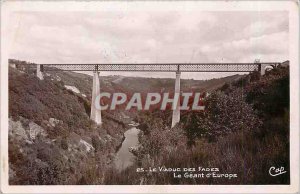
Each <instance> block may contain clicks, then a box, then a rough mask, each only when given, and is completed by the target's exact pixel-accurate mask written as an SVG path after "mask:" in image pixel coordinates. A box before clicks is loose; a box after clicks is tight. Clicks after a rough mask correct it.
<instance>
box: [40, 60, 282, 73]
mask: <svg viewBox="0 0 300 194" xmlns="http://www.w3.org/2000/svg"><path fill="white" fill-rule="evenodd" d="M278 64H280V63H276V62H274V63H169V64H168V63H156V64H150V63H142V64H40V66H41V71H149V72H253V71H260V69H261V65H276V66H277V65H278Z"/></svg>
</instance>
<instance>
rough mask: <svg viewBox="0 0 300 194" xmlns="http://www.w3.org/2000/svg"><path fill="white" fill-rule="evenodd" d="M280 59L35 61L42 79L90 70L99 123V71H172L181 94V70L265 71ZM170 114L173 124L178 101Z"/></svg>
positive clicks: (177, 116)
mask: <svg viewBox="0 0 300 194" xmlns="http://www.w3.org/2000/svg"><path fill="white" fill-rule="evenodd" d="M280 64H282V63H281V62H265V63H261V62H254V63H155V64H150V63H140V64H134V63H132V64H117V63H116V64H37V67H36V76H37V77H38V78H39V79H41V80H43V79H44V76H43V72H45V71H90V72H93V86H92V103H91V115H90V118H91V119H92V120H93V121H94V122H95V123H97V124H98V125H101V124H102V117H101V110H98V109H96V106H95V103H96V102H95V100H96V97H97V96H98V95H99V94H100V79H99V76H100V72H101V71H131V72H132V71H133V72H174V73H175V74H176V77H175V94H177V93H178V95H179V94H180V74H181V72H254V71H258V72H260V74H261V75H264V74H265V70H266V67H268V66H272V67H274V66H278V65H280ZM176 104H177V105H176V108H175V109H174V110H173V114H172V126H171V127H174V126H175V125H176V124H177V123H179V121H180V108H179V107H180V104H179V103H178V102H177V103H176Z"/></svg>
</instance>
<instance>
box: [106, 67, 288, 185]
mask: <svg viewBox="0 0 300 194" xmlns="http://www.w3.org/2000/svg"><path fill="white" fill-rule="evenodd" d="M204 104H205V106H206V109H205V111H200V112H195V111H194V112H192V111H191V112H187V113H186V114H184V115H182V118H181V122H180V124H178V125H177V126H176V127H175V128H173V129H170V127H169V126H170V123H169V122H170V121H167V120H168V115H167V114H163V113H159V112H155V113H147V114H143V115H140V116H139V118H138V121H139V122H141V123H142V124H141V125H140V128H141V129H142V130H143V133H142V134H140V142H141V145H140V147H139V149H138V150H137V151H136V155H137V157H138V158H137V163H136V165H135V166H133V167H132V168H130V169H128V170H126V172H125V173H127V174H129V175H127V176H126V178H123V176H124V174H114V175H111V177H110V180H114V179H118V180H121V182H122V184H141V183H142V184H150V185H152V184H289V183H290V176H289V172H290V169H289V68H288V67H277V68H275V69H273V70H271V71H269V72H267V73H266V75H264V76H260V75H259V73H257V72H254V73H252V74H250V75H248V76H246V77H244V78H242V79H239V80H236V81H234V82H232V83H230V84H225V85H224V86H222V87H221V88H219V89H218V90H217V91H214V92H212V93H211V94H210V95H209V97H208V98H206V100H205V102H204ZM153 165H154V166H156V167H159V166H166V167H167V168H186V167H198V166H202V167H203V168H211V167H214V168H219V170H220V173H227V176H228V177H229V176H230V174H231V175H232V174H236V178H231V179H230V178H223V179H221V178H217V179H213V178H211V179H203V178H174V177H173V173H139V174H137V173H134V172H133V171H134V169H136V168H137V167H142V168H143V169H148V168H149V167H152V166H153ZM272 166H279V167H284V169H285V170H286V171H287V173H285V174H283V175H281V176H274V177H273V176H270V174H269V169H270V168H271V167H272ZM218 173H219V172H218ZM188 174H193V173H188ZM182 176H183V173H182Z"/></svg>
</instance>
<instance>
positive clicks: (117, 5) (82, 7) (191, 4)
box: [0, 1, 299, 193]
mask: <svg viewBox="0 0 300 194" xmlns="http://www.w3.org/2000/svg"><path fill="white" fill-rule="evenodd" d="M298 6H299V4H297V2H296V1H252V2H250V1H231V2H225V1H201V2H200V1H185V2H183V1H172V2H166V1H164V2H161V1H160V2H159V1H151V2H150V1H143V2H141V1H133V2H129V1H126V2H120V1H113V2H108V1H102V2H95V1H90V2H79V1H77V2H71V1H65V2H62V1H59V2H50V1H49V2H46V1H45V2H41V1H39V2H33V1H31V2H30V1H27V2H26V1H23V2H19V1H11V2H9V1H5V2H2V4H1V69H0V70H1V77H0V81H1V90H0V92H1V101H0V102H1V172H0V173H1V190H2V192H4V193H41V192H43V193H87V192H88V193H100V192H101V193H296V192H298V189H299V47H298V43H299V7H298ZM108 10H153V11H160V10H161V11H166V10H181V11H189V10H199V11H283V10H285V11H288V12H289V55H290V58H289V60H290V88H291V90H290V91H291V95H290V104H291V106H290V111H291V112H290V113H291V114H290V146H291V149H290V157H291V158H290V166H291V168H290V169H291V172H290V174H291V184H290V185H246V186H245V185H151V186H150V185H134V186H131V185H130V186H129V185H128V186H121V185H97V186H96V185H89V186H10V185H8V92H7V91H8V53H9V50H10V45H11V44H10V43H11V41H12V40H9V38H8V37H9V32H7V31H6V28H5V27H6V25H7V23H8V22H9V18H8V14H9V13H10V12H13V11H108Z"/></svg>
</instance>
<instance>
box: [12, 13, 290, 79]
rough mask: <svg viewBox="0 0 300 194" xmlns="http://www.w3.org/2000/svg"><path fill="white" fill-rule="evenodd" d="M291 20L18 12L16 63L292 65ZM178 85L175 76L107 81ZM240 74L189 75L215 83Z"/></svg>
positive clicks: (278, 17) (274, 16)
mask: <svg viewBox="0 0 300 194" xmlns="http://www.w3.org/2000/svg"><path fill="white" fill-rule="evenodd" d="M288 25H289V22H288V12H283V11H282V12H280V11H276V12H275V11H264V12H258V11H243V12H242V11H231V12H224V11H218V12H212V11H132V10H131V11H126V10H125V11H122V10H116V11H100V12H99V11H98V12H87V11H86V12H82V11H77V12H75V11H73V12H47V11H43V12H12V13H11V14H10V23H9V27H8V28H9V32H11V36H12V37H13V41H12V47H11V48H12V49H11V50H10V51H9V58H14V59H20V60H26V61H30V62H34V63H173V62H174V63H197V62H199V63H205V62H208V63H213V62H220V63H222V62H254V60H255V59H260V61H262V62H273V61H274V62H278V61H279V62H283V61H285V60H288V56H289V55H288V54H289V53H288V38H289V31H288V30H289V26H288ZM111 74H121V75H124V76H146V77H175V75H173V74H174V73H155V74H153V72H152V73H146V72H138V73H136V72H127V73H124V72H123V73H120V72H102V73H101V75H111ZM233 74H236V73H182V77H183V78H193V79H211V78H216V77H224V76H227V75H233Z"/></svg>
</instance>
